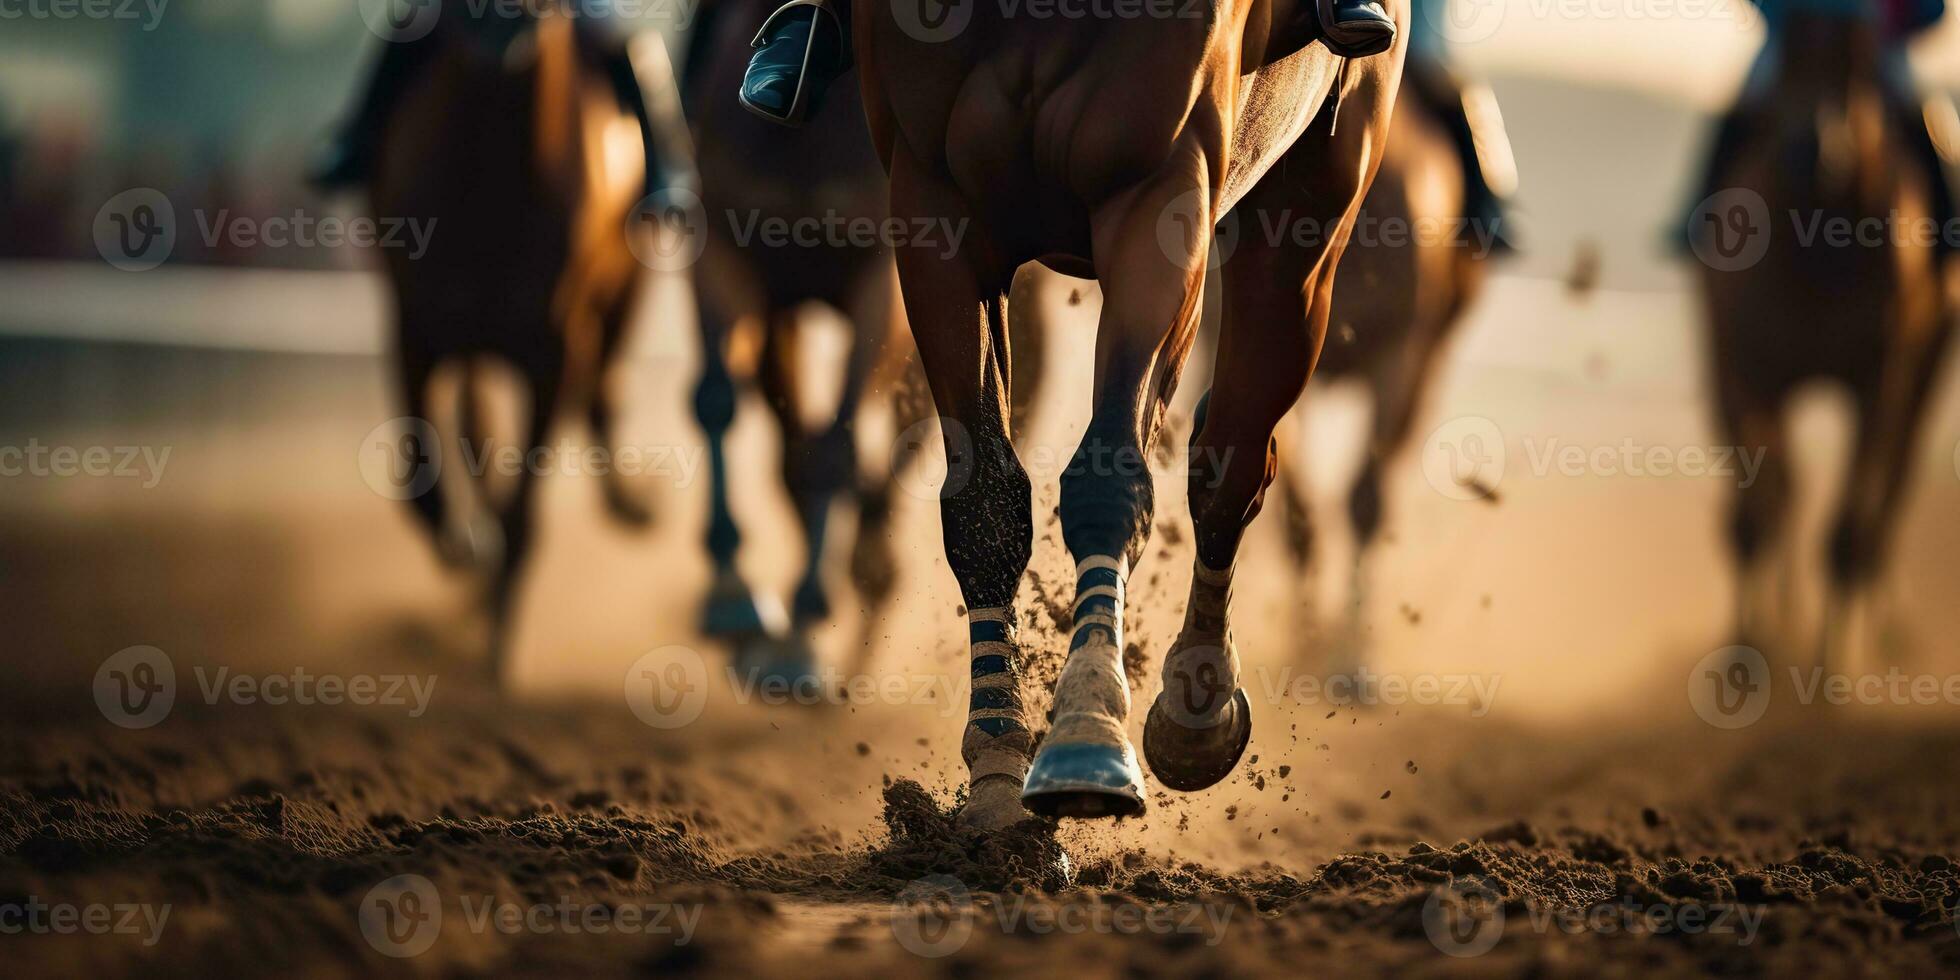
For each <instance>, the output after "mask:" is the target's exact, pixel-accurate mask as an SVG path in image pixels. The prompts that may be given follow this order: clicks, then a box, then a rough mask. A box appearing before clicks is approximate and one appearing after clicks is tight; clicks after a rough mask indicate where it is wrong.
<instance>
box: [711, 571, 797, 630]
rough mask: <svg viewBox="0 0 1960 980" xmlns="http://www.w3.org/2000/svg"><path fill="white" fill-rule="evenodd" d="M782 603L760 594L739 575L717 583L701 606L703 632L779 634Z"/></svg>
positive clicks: (781, 626) (781, 622)
mask: <svg viewBox="0 0 1960 980" xmlns="http://www.w3.org/2000/svg"><path fill="white" fill-rule="evenodd" d="M783 620H784V617H783V610H782V606H780V605H779V604H777V603H776V602H775V600H773V599H769V598H766V597H763V596H758V595H756V594H755V593H754V592H751V591H749V587H748V586H747V585H746V584H744V583H743V582H742V581H741V580H740V579H731V580H728V581H724V582H720V583H717V584H716V585H715V588H714V590H713V591H711V592H709V593H708V601H707V604H706V605H705V606H704V607H703V608H702V610H701V632H703V633H706V634H707V635H709V636H718V637H738V638H739V637H754V636H780V635H782V632H783V626H784V623H783Z"/></svg>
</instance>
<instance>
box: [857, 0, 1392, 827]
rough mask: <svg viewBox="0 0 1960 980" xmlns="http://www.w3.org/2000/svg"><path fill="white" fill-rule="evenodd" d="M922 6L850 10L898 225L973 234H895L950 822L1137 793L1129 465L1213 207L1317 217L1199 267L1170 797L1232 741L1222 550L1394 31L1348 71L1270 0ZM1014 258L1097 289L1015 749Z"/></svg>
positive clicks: (1382, 121) (1205, 243)
mask: <svg viewBox="0 0 1960 980" xmlns="http://www.w3.org/2000/svg"><path fill="white" fill-rule="evenodd" d="M926 6H927V5H926V4H924V3H919V4H916V5H915V4H912V3H899V4H891V3H885V2H881V0H865V2H862V3H859V4H858V5H857V7H856V8H855V10H856V17H855V18H854V20H855V23H854V28H855V33H856V50H857V56H858V65H859V68H860V70H861V71H862V73H863V79H862V81H863V89H864V97H865V108H866V112H867V114H868V116H869V119H870V122H871V132H872V138H873V142H874V144H875V146H876V147H877V149H878V152H879V154H880V157H881V158H882V159H883V161H884V163H885V165H886V168H887V170H888V172H889V173H890V184H891V208H892V213H893V215H894V217H896V218H898V219H901V220H903V221H906V222H908V223H910V222H930V221H951V222H955V223H961V224H963V225H965V226H966V227H968V228H969V229H970V230H969V231H968V233H967V234H966V237H965V239H964V241H963V242H962V244H961V247H960V248H959V249H958V250H957V252H956V253H955V254H953V255H951V256H947V255H944V254H941V253H937V252H935V251H933V250H931V249H929V248H924V247H901V248H899V249H898V270H899V276H900V279H901V281H902V284H903V291H904V296H905V307H906V311H907V313H908V315H909V317H910V320H911V322H912V327H913V336H914V338H915V341H916V343H917V345H918V348H919V353H920V357H921V359H922V361H923V363H924V365H925V369H926V375H927V378H928V381H929V383H930V385H931V388H932V394H933V400H934V402H935V404H936V406H937V408H938V411H939V413H940V416H941V428H942V430H943V436H944V439H945V442H946V448H947V456H948V459H950V460H953V461H954V462H955V464H956V466H957V467H958V469H959V473H960V476H959V478H958V479H952V480H949V482H948V483H947V485H946V488H945V489H944V491H942V494H941V508H940V515H941V520H942V523H943V526H944V532H945V539H946V553H947V558H948V564H950V565H951V567H952V571H953V574H954V576H955V577H956V578H957V579H958V581H959V585H960V590H961V593H962V594H963V596H964V597H965V600H966V606H967V615H968V619H969V630H970V633H969V635H970V640H971V645H972V646H971V650H972V655H973V663H972V673H973V693H972V701H971V705H970V708H969V713H968V722H967V727H966V733H965V738H964V742H963V745H962V755H963V757H964V759H965V761H966V763H967V767H968V775H969V779H970V786H969V796H968V800H967V804H966V807H965V809H964V810H963V811H962V818H963V819H964V820H965V821H966V822H967V823H968V824H969V825H970V826H975V827H981V828H989V827H998V826H1001V825H1004V824H1007V823H1011V822H1013V821H1016V820H1019V819H1021V818H1022V817H1023V816H1025V810H1024V809H1023V804H1024V802H1025V805H1026V806H1027V807H1028V808H1031V809H1033V810H1034V811H1036V812H1038V813H1042V814H1051V815H1063V816H1110V815H1124V814H1135V813H1140V812H1141V811H1142V810H1143V806H1144V803H1143V787H1142V773H1141V771H1140V769H1139V767H1138V765H1137V760H1136V754H1135V752H1134V750H1133V749H1132V748H1131V745H1130V740H1129V734H1128V730H1127V722H1128V717H1129V709H1130V694H1129V686H1128V682H1127V680H1126V678H1125V676H1124V665H1123V649H1124V639H1123V630H1122V623H1123V592H1124V584H1125V582H1126V580H1127V579H1128V576H1129V573H1130V571H1131V570H1132V569H1133V568H1134V567H1135V566H1136V563H1137V561H1138V560H1139V559H1140V558H1141V557H1142V555H1143V547H1144V544H1145V541H1146V538H1147V535H1148V533H1149V529H1150V525H1151V520H1152V511H1153V501H1152V491H1151V481H1150V473H1149V466H1148V460H1149V459H1150V454H1151V450H1152V448H1153V445H1154V443H1155V441H1156V439H1157V436H1158V433H1159V428H1160V425H1161V423H1162V420H1163V417H1164V412H1165V408H1166V405H1167V403H1168V401H1169V399H1170V397H1171V395H1172V394H1173V393H1174V391H1175V389H1176V385H1177V380H1178V376H1179V373H1180V372H1181V370H1182V368H1183V365H1184V361H1185V359H1186V356H1187V355H1188V353H1189V352H1190V349H1191V343H1192V338H1193V336H1194V334H1195V333H1196V328H1197V320H1198V312H1199V307H1200V297H1201V295H1202V292H1203V289H1204V283H1205V278H1206V276H1207V273H1208V270H1209V268H1210V267H1212V266H1213V265H1214V256H1213V255H1212V241H1213V228H1214V226H1215V225H1216V224H1217V222H1218V221H1219V220H1220V219H1221V218H1222V217H1223V216H1224V215H1225V214H1226V213H1227V212H1230V211H1232V210H1234V209H1235V208H1236V209H1238V210H1239V211H1240V212H1242V213H1258V212H1266V213H1269V214H1273V215H1278V214H1289V215H1297V216H1300V217H1302V218H1306V219H1311V220H1314V221H1316V222H1318V225H1319V227H1322V228H1326V229H1334V230H1335V231H1336V232H1337V233H1336V234H1331V235H1328V236H1326V237H1325V238H1323V239H1322V240H1320V241H1317V242H1314V243H1311V244H1301V243H1299V242H1297V241H1295V240H1292V239H1290V238H1283V237H1281V238H1262V237H1260V236H1258V235H1255V234H1247V235H1242V236H1241V240H1240V241H1239V243H1238V245H1237V249H1236V252H1235V253H1234V254H1233V255H1232V256H1231V259H1230V261H1229V262H1227V263H1223V264H1222V265H1220V268H1219V271H1220V273H1221V275H1222V276H1223V278H1224V309H1225V312H1224V318H1223V327H1222V336H1221V339H1220V344H1219V350H1218V355H1217V362H1218V363H1217V368H1216V371H1215V376H1216V377H1217V378H1218V379H1219V380H1218V383H1217V384H1216V385H1214V386H1213V388H1212V390H1211V392H1210V393H1209V394H1208V395H1207V397H1206V399H1205V403H1204V406H1203V407H1202V408H1201V410H1200V416H1201V417H1200V419H1199V420H1198V422H1197V424H1196V427H1195V431H1194V434H1193V437H1192V440H1191V453H1190V458H1191V459H1192V460H1193V461H1194V464H1193V467H1192V472H1191V477H1190V488H1191V499H1190V504H1191V513H1192V517H1193V520H1194V523H1195V527H1196V532H1197V551H1198V556H1197V557H1198V560H1197V566H1196V568H1195V569H1194V577H1193V586H1192V594H1191V598H1190V604H1189V608H1188V611H1187V615H1186V619H1185V625H1184V629H1183V631H1182V633H1181V634H1180V636H1179V638H1178V640H1177V641H1176V643H1175V645H1174V646H1173V647H1172V649H1171V651H1170V652H1169V653H1168V654H1167V656H1166V657H1165V662H1164V690H1163V692H1162V693H1161V694H1160V695H1159V696H1158V698H1157V701H1156V703H1155V704H1154V705H1153V706H1152V708H1151V711H1150V717H1149V721H1148V724H1147V726H1146V728H1145V731H1144V752H1145V754H1146V756H1147V757H1148V758H1149V761H1150V764H1151V768H1152V770H1153V771H1154V772H1155V773H1156V775H1157V778H1158V780H1159V781H1160V782H1162V783H1163V784H1165V785H1166V786H1169V787H1171V788H1174V789H1181V790H1193V789H1199V788H1202V787H1205V786H1209V785H1211V784H1213V783H1216V782H1217V781H1218V780H1220V779H1222V778H1224V777H1225V776H1226V775H1228V774H1229V773H1230V771H1231V770H1232V769H1233V768H1234V767H1235V766H1236V764H1237V762H1238V759H1239V758H1240V756H1241V755H1242V754H1243V753H1244V751H1245V748H1246V745H1247V742H1248V741H1249V739H1250V737H1251V707H1250V703H1249V701H1248V699H1247V698H1246V696H1245V694H1244V692H1243V691H1242V690H1240V689H1239V684H1238V658H1237V655H1236V653H1235V652H1234V650H1233V646H1232V640H1231V631H1230V626H1229V624H1228V605H1229V597H1230V590H1231V580H1232V568H1233V563H1234V560H1235V558H1236V556H1237V552H1238V547H1239V540H1240V537H1241V535H1242V534H1243V532H1244V529H1245V526H1246V524H1247V523H1248V522H1249V521H1250V520H1251V519H1252V518H1253V516H1254V515H1255V514H1257V513H1258V511H1259V506H1260V501H1261V498H1262V496H1263V494H1264V492H1265V488H1266V485H1267V483H1268V482H1269V481H1270V480H1271V478H1272V473H1273V465H1274V463H1273V452H1272V433H1273V427H1274V426H1275V425H1276V424H1277V423H1278V422H1279V420H1280V417H1281V416H1282V415H1284V414H1285V413H1286V411H1287V409H1288V408H1290V407H1291V406H1292V405H1293V403H1294V402H1295V401H1296V400H1297V399H1298V398H1299V397H1300V394H1301V392H1302V390H1303V389H1304V388H1305V386H1306V383H1307V378H1308V375H1309V374H1310V373H1311V372H1312V369H1313V363H1314V359H1315V357H1316V356H1317V354H1318V352H1319V349H1320V344H1321V339H1322V337H1323V335H1324V334H1325V331H1326V324H1327V314H1328V309H1329V305H1330V298H1331V295H1332V292H1333V286H1334V267H1335V264H1336V263H1337V262H1338V260H1339V258H1340V251H1341V241H1342V239H1343V238H1344V237H1345V236H1344V235H1343V234H1339V233H1338V232H1341V231H1343V230H1344V229H1346V228H1348V227H1351V225H1352V222H1353V220H1354V214H1355V211H1356V210H1357V209H1358V208H1359V206H1360V203H1361V196H1362V194H1363V193H1364V192H1365V191H1366V189H1367V186H1368V183H1369V180H1370V179H1371V178H1372V177H1373V174H1374V170H1375V167H1376V164H1377V162H1378V160H1379V152H1380V146H1381V142H1382V138H1383V136H1384V135H1385V131H1386V129H1387V125H1388V117H1389V107H1390V104H1391V102H1392V100H1393V98H1394V95H1395V88H1396V84H1397V81H1398V79H1399V74H1400V69H1401V64H1402V48H1401V45H1400V44H1398V45H1397V47H1396V48H1395V50H1393V51H1392V52H1390V53H1388V54H1384V55H1381V56H1378V57H1374V58H1368V59H1362V60H1357V61H1351V62H1344V61H1343V60H1342V59H1339V58H1336V57H1334V56H1333V55H1332V54H1330V53H1329V52H1328V51H1327V50H1326V48H1325V47H1324V46H1322V45H1320V44H1318V43H1314V35H1313V31H1314V30H1315V29H1316V28H1315V27H1314V26H1313V23H1314V16H1313V11H1312V8H1311V7H1310V6H1308V5H1304V4H1296V3H1293V2H1290V0H1224V2H1220V3H1215V4H1201V5H1157V6H1155V7H1150V8H1148V9H1144V10H1141V11H1137V10H1133V11H1132V13H1138V14H1139V16H1135V17H1129V18H1113V17H1097V18H1079V19H1051V18H1043V17H1039V16H1035V15H1034V14H1032V13H1031V12H1026V13H1023V14H1022V15H1019V16H1016V15H1014V14H1012V13H1010V12H1009V11H1008V10H1007V9H1006V8H1004V7H995V6H990V5H986V4H961V5H958V6H955V7H951V8H939V13H942V14H946V15H947V16H945V17H942V18H936V19H934V20H933V21H931V22H928V21H927V19H926V18H925V17H924V16H923V13H924V8H925V7H926ZM1030 9H1031V8H1030ZM1396 9H1397V17H1398V18H1399V19H1400V20H1401V21H1403V22H1404V23H1406V19H1407V17H1406V13H1407V12H1406V8H1403V7H1402V6H1401V5H1399V4H1398V5H1396ZM1240 224H1241V225H1242V226H1243V227H1245V228H1249V229H1256V228H1259V227H1260V222H1258V221H1256V220H1249V219H1248V220H1242V221H1241V222H1240ZM1035 261H1039V262H1042V263H1044V264H1046V265H1048V266H1049V267H1051V268H1053V269H1055V270H1057V271H1060V272H1064V273H1069V274H1075V275H1085V276H1091V277H1093V278H1095V279H1097V280H1098V281H1099V282H1100V284H1101V286H1102V291H1103V297H1104V299H1103V306H1102V312H1101V317H1100V320H1099V323H1098V327H1097V340H1096V353H1095V377H1094V385H1093V390H1092V391H1091V392H1090V393H1089V397H1090V399H1091V404H1092V406H1093V416H1092V419H1091V421H1090V423H1089V426H1088V429H1087V431H1086V432H1085V434H1084V436H1083V441H1082V443H1081V445H1080V446H1079V447H1078V449H1077V451H1076V454H1075V456H1074V458H1073V460H1072V463H1071V465H1070V467H1069V468H1068V471H1067V472H1066V473H1065V474H1064V475H1063V476H1062V478H1061V494H1062V497H1061V521H1062V532H1063V539H1064V542H1065V543H1066V544H1067V546H1068V548H1069V551H1070V552H1071V553H1072V554H1073V556H1074V557H1075V559H1076V561H1077V572H1078V579H1077V583H1076V601H1075V605H1074V620H1075V625H1074V629H1073V631H1072V633H1073V636H1072V639H1071V642H1070V652H1069V656H1068V661H1067V664H1066V665H1065V666H1064V668H1063V670H1062V673H1061V676H1060V678H1059V679H1058V680H1057V682H1056V688H1055V692H1054V694H1055V698H1054V710H1053V713H1052V718H1051V722H1050V726H1049V729H1048V732H1047V735H1046V737H1045V738H1044V739H1043V740H1042V743H1041V745H1040V747H1039V751H1038V753H1034V755H1033V758H1032V759H1030V753H1031V752H1034V750H1035V745H1034V737H1033V733H1032V730H1031V729H1030V727H1029V725H1028V722H1029V721H1030V719H1029V718H1028V717H1027V716H1026V713H1025V711H1024V710H1023V707H1022V699H1021V692H1020V673H1019V669H1018V663H1019V660H1020V656H1021V650H1020V647H1019V640H1018V628H1017V621H1018V617H1017V614H1016V610H1015V608H1014V602H1015V591H1016V587H1017V586H1018V584H1019V583H1020V580H1021V575H1022V572H1023V570H1024V569H1025V567H1026V566H1027V563H1028V560H1029V557H1030V550H1031V548H1032V543H1033V542H1032V538H1033V523H1032V521H1033V515H1032V514H1031V513H1030V508H1031V504H1030V491H1031V487H1030V483H1029V479H1028V476H1027V473H1026V471H1025V470H1024V469H1023V468H1022V466H1021V464H1020V461H1019V459H1017V458H1016V456H1015V453H1014V450H1013V447H1012V444H1011V442H1010V438H1009V432H1008V427H1009V409H1008V407H1009V406H1010V405H1011V404H1012V403H1013V393H1012V380H1013V377H1014V373H1013V369H1012V362H1011V358H1010V346H1011V345H1010V342H1009V339H1008V317H1007V304H1006V298H1007V293H1008V290H1009V286H1010V284H1011V283H1012V280H1013V277H1014V274H1015V272H1016V270H1017V269H1019V268H1020V267H1021V266H1022V265H1024V264H1026V263H1029V262H1035Z"/></svg>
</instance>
